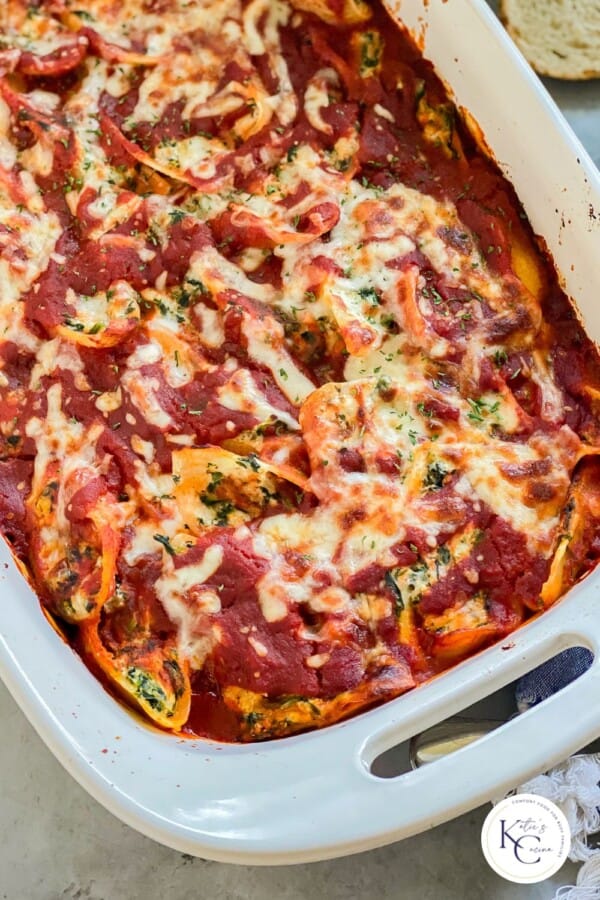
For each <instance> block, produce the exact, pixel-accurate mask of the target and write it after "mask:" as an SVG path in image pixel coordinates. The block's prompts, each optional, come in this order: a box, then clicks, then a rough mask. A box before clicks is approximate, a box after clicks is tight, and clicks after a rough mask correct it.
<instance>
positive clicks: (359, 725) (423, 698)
mask: <svg viewBox="0 0 600 900" xmlns="http://www.w3.org/2000/svg"><path fill="white" fill-rule="evenodd" d="M574 646H583V647H587V648H589V649H590V650H591V651H592V653H593V654H594V661H593V663H592V665H591V667H590V669H589V670H588V671H587V672H586V673H585V674H584V675H582V676H580V677H579V678H578V679H577V680H576V681H573V682H572V683H571V684H570V685H568V686H567V687H565V688H563V689H562V690H561V691H559V692H558V693H557V694H554V695H553V696H552V697H550V698H549V699H548V700H545V701H544V702H543V703H541V704H539V705H538V706H536V707H533V708H532V709H530V710H528V711H527V712H525V713H523V714H521V715H520V716H517V717H516V718H513V719H511V720H510V721H509V722H507V723H506V724H504V725H501V726H500V727H499V728H497V729H496V730H495V731H492V732H490V733H488V734H487V735H485V736H483V737H481V738H480V739H478V740H477V741H475V742H473V743H472V744H469V745H467V746H465V747H463V748H461V749H459V750H456V751H455V752H453V753H451V754H449V755H447V756H445V757H443V758H440V759H439V760H436V761H435V762H432V763H430V764H429V765H427V766H423V767H421V768H418V769H415V770H413V771H410V772H407V773H405V774H402V775H398V776H396V777H393V778H381V777H378V776H376V775H374V774H373V773H372V766H373V763H374V761H375V760H376V759H377V758H378V757H379V756H380V755H381V754H383V753H384V752H386V751H387V750H389V749H391V748H393V747H394V746H397V745H398V744H400V743H403V742H404V741H406V740H409V739H410V738H411V737H413V736H414V735H415V734H418V733H419V732H421V731H423V730H425V729H426V728H430V727H432V726H433V725H436V724H438V723H439V722H442V721H444V720H445V719H447V718H449V717H450V716H452V715H455V714H456V713H458V712H460V711H461V710H463V709H464V708H465V707H466V706H470V705H471V704H472V703H474V702H476V701H478V700H480V699H482V698H483V697H485V696H488V695H489V694H490V693H493V692H494V691H495V690H498V689H499V688H501V687H504V686H505V685H506V684H508V683H509V682H511V681H513V680H514V679H515V678H519V677H520V676H522V675H524V674H525V673H526V672H528V671H530V670H531V669H532V668H534V667H535V666H537V665H539V664H541V663H542V662H545V661H546V660H547V659H549V658H551V657H552V656H554V655H555V654H556V653H559V652H561V651H562V650H565V649H567V648H568V647H574ZM484 660H485V663H484ZM392 711H393V715H391V713H392ZM347 726H348V730H349V731H354V732H357V734H355V735H354V743H353V744H352V743H351V746H354V747H355V748H356V749H355V753H354V758H353V766H352V768H353V771H352V772H349V771H348V767H349V764H350V761H349V760H347V761H346V766H345V767H344V765H343V763H342V760H341V759H340V755H339V748H340V747H341V746H342V742H341V741H337V742H336V741H333V742H332V748H333V746H335V744H337V749H338V755H337V758H335V759H331V761H330V771H329V775H330V777H331V782H330V783H332V782H338V784H340V785H342V784H344V785H345V790H346V791H347V792H349V794H350V796H351V797H352V801H353V802H352V806H353V807H354V810H355V815H354V821H353V823H352V826H353V827H351V825H350V821H349V820H348V821H347V822H344V819H343V818H342V817H341V816H340V817H339V818H338V824H337V829H336V831H337V836H338V840H339V843H337V846H335V847H334V846H333V845H331V846H330V847H329V849H328V851H326V850H325V846H326V837H327V834H329V835H330V834H331V831H330V826H331V823H328V822H324V823H323V825H324V828H323V833H322V834H321V835H316V834H315V833H314V832H313V835H312V839H313V841H314V840H315V839H316V838H317V837H320V840H321V852H320V853H319V858H324V857H325V856H326V855H327V856H333V855H341V854H343V853H351V852H355V851H356V850H359V849H360V850H366V849H369V848H372V847H375V846H381V845H382V844H384V843H391V842H392V841H395V840H399V839H401V838H406V837H409V836H411V835H414V834H417V833H419V832H421V831H424V830H425V829H427V828H431V827H433V826H435V825H439V824H441V823H442V822H444V821H447V820H450V819H452V818H454V817H456V816H458V815H461V814H463V813H465V812H468V811H469V810H471V809H473V808H475V807H477V806H479V805H481V804H482V803H485V802H486V801H490V800H499V799H501V798H502V797H503V796H505V794H506V793H508V792H509V791H510V790H512V789H513V788H515V787H517V786H518V785H519V784H521V783H522V782H524V781H526V780H528V779H529V778H531V777H533V776H535V775H537V774H539V773H540V772H542V771H545V770H546V769H548V768H550V767H551V766H553V765H555V764H557V763H559V762H561V761H562V760H564V759H565V758H566V757H568V756H569V755H570V754H572V753H574V752H577V751H578V750H580V749H581V748H582V747H583V746H585V744H586V743H589V742H590V741H592V740H594V739H595V738H597V737H598V736H600V581H598V579H597V578H594V577H592V578H590V579H588V580H587V581H585V582H583V583H582V584H580V585H578V586H577V587H576V588H574V589H573V590H572V591H571V592H570V594H569V595H568V596H567V597H566V598H565V599H564V600H562V601H561V602H559V603H558V604H557V605H556V606H555V607H554V608H553V609H551V610H549V611H547V612H545V613H544V614H543V615H541V616H539V617H538V618H536V619H535V620H533V621H532V622H530V623H529V624H528V625H526V626H524V627H523V628H521V629H519V630H518V631H517V632H515V633H513V634H512V635H510V636H509V638H507V640H506V641H505V642H504V643H502V644H499V645H497V646H495V647H492V648H490V649H488V650H486V651H484V654H482V655H481V656H479V657H475V658H473V659H471V660H469V661H467V662H465V663H463V664H461V665H460V666H458V667H456V668H455V669H454V670H451V671H449V672H446V673H444V675H443V677H440V678H439V679H434V681H433V682H430V683H429V684H426V685H424V686H422V687H419V688H418V689H417V690H416V691H414V692H412V693H410V694H407V695H406V696H405V697H402V698H400V699H399V700H398V701H396V703H395V704H391V705H388V706H387V707H386V706H383V707H381V708H379V709H376V710H374V711H372V712H371V713H368V714H366V715H365V716H363V717H360V718H359V719H357V720H354V721H351V722H348V723H347ZM347 739H348V734H346V735H345V739H344V744H346V741H347ZM325 757H326V754H324V755H323V756H322V757H321V765H323V764H324V763H325ZM327 768H329V766H327ZM343 768H346V771H345V773H343V772H340V771H339V770H340V769H343ZM326 809H327V804H325V808H324V809H323V812H324V818H325V819H327V813H326ZM338 812H339V810H338ZM347 812H348V815H349V817H350V818H352V813H351V810H350V807H348V809H347ZM357 819H360V822H362V823H365V824H364V826H363V827H362V828H361V826H360V824H359V823H357ZM316 820H317V821H316V822H315V825H316V826H317V830H318V828H319V821H318V820H319V816H318V814H317V815H316ZM357 831H360V832H361V834H360V838H359V839H358V840H357V839H356V834H357ZM344 833H346V834H349V833H353V837H354V840H353V841H352V844H354V846H351V845H350V844H347V845H346V844H345V843H344V842H343V836H344ZM305 858H306V857H305ZM313 858H314V857H313Z"/></svg>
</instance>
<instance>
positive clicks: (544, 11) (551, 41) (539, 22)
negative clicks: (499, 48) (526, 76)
mask: <svg viewBox="0 0 600 900" xmlns="http://www.w3.org/2000/svg"><path fill="white" fill-rule="evenodd" d="M501 15H502V18H503V20H504V23H505V25H506V27H507V28H508V31H509V34H510V35H511V37H512V38H513V40H514V41H515V42H516V43H517V44H518V46H519V48H520V49H521V51H522V52H523V53H524V55H525V56H526V57H527V59H528V60H529V62H530V63H531V65H532V66H533V67H534V69H536V71H538V72H539V73H540V74H541V75H550V76H552V77H553V78H565V79H572V80H580V79H586V78H598V77H600V0H501Z"/></svg>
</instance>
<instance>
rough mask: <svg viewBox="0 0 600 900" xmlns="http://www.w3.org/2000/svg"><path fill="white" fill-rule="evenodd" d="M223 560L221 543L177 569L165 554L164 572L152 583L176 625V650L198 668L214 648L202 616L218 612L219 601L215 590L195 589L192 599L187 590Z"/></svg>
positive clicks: (213, 635) (206, 578) (202, 582)
mask: <svg viewBox="0 0 600 900" xmlns="http://www.w3.org/2000/svg"><path fill="white" fill-rule="evenodd" d="M222 561H223V548H222V547H221V545H220V544H214V545H213V546H212V547H209V548H208V549H207V550H206V552H205V554H204V556H203V557H202V560H201V561H200V562H199V563H195V564H193V565H189V566H180V567H179V568H177V569H176V568H175V567H174V565H173V562H172V558H171V557H168V559H167V560H166V561H165V563H164V569H165V574H163V575H162V576H161V577H160V578H159V579H158V581H157V582H156V584H155V590H156V595H157V597H158V599H159V600H160V602H161V603H162V605H163V607H164V609H165V612H166V613H167V615H168V616H169V618H170V619H171V621H172V622H173V623H174V624H175V625H177V628H178V645H179V652H180V653H181V655H182V657H183V658H185V659H189V660H190V662H191V664H192V666H193V667H194V668H198V669H200V668H202V665H203V663H204V660H205V659H206V656H207V655H208V654H209V653H210V652H211V650H212V649H213V647H214V643H215V634H216V633H215V632H214V631H209V630H207V628H206V625H205V624H204V623H203V622H202V618H203V617H205V616H206V615H208V614H210V615H214V614H216V613H218V612H219V611H220V609H221V601H220V599H219V595H218V594H217V593H216V592H215V591H211V590H203V591H196V592H195V593H194V595H193V599H192V600H190V598H189V593H190V590H191V589H192V588H198V587H199V586H201V585H203V584H204V583H205V582H206V581H207V580H208V579H209V578H210V577H211V575H214V573H215V572H216V571H217V569H218V568H219V567H220V565H221V563H222Z"/></svg>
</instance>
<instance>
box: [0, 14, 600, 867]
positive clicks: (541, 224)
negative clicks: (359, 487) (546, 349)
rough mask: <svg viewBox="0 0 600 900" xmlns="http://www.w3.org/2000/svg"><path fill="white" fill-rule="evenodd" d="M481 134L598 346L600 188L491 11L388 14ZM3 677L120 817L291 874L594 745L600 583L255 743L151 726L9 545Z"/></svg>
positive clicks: (396, 833) (599, 710)
mask: <svg viewBox="0 0 600 900" xmlns="http://www.w3.org/2000/svg"><path fill="white" fill-rule="evenodd" d="M392 5H393V8H394V10H395V11H396V12H398V13H399V14H400V15H401V16H402V18H403V19H404V21H405V22H406V24H407V25H408V26H409V27H410V28H411V30H413V31H414V33H415V34H417V35H420V37H421V38H422V39H423V43H424V50H425V54H426V56H428V57H429V58H431V59H432V60H433V61H434V62H435V64H436V67H437V70H438V72H439V73H440V74H441V76H442V77H443V78H444V79H445V80H446V81H447V82H448V83H449V84H450V85H451V87H452V89H453V91H454V92H455V95H456V98H457V101H458V103H459V104H460V105H461V106H464V107H466V108H467V109H469V110H470V112H471V113H472V115H473V116H474V117H475V119H476V120H477V121H478V122H479V124H480V126H481V128H482V130H483V133H484V134H485V137H486V139H487V142H488V144H489V145H490V147H491V148H492V149H493V151H494V153H495V155H496V157H497V158H498V159H499V160H500V162H501V164H502V166H503V168H504V170H505V172H506V173H507V174H508V176H509V178H510V179H511V180H512V182H513V183H514V185H515V187H516V188H517V191H518V193H519V195H520V197H521V199H522V200H523V202H524V204H525V207H526V209H527V212H528V213H529V216H530V218H531V221H532V223H533V225H534V228H535V229H536V231H538V232H539V233H541V234H543V235H544V237H545V239H546V241H547V243H548V246H549V248H550V250H551V251H552V253H553V254H554V257H555V259H556V261H557V263H558V265H559V267H560V269H561V271H562V274H563V276H564V281H565V284H566V287H567V290H568V291H569V293H570V294H571V295H572V296H574V297H576V298H577V301H578V305H579V308H580V310H581V313H582V315H583V316H584V318H585V320H586V323H587V328H588V332H589V333H590V335H591V336H592V337H594V338H595V339H598V338H600V308H599V307H598V297H599V296H600V284H598V279H597V275H596V273H597V256H598V251H599V250H600V246H599V241H598V238H599V237H600V218H598V217H597V216H600V183H599V179H598V174H597V172H596V171H595V169H594V167H593V164H592V163H591V161H590V160H589V158H588V157H587V154H586V153H585V151H584V150H583V148H582V147H581V146H580V145H579V143H578V142H577V140H576V138H575V137H574V135H573V134H572V133H571V131H570V130H569V128H568V126H567V125H566V123H565V122H564V120H563V118H562V116H561V115H560V114H559V113H558V111H557V110H556V108H555V107H554V105H553V104H552V102H551V101H550V99H549V98H548V96H547V95H546V93H545V92H544V90H543V88H542V87H541V86H540V84H539V83H538V81H537V79H536V78H535V76H533V74H532V73H531V72H530V70H529V69H528V67H527V65H526V64H525V63H524V61H523V59H522V58H521V56H520V55H519V53H518V52H517V51H516V50H515V48H514V47H513V46H512V44H511V43H510V41H509V40H508V38H507V37H506V36H505V35H504V32H503V31H502V29H501V27H500V26H499V25H498V24H497V22H496V21H495V19H494V17H493V15H492V14H491V13H490V11H489V9H488V8H487V6H485V4H484V3H483V0H449V2H446V0H430V2H429V4H424V3H423V2H417V0H404V2H401V3H400V2H398V0H396V2H395V3H393V4H392ZM596 210H597V211H598V213H596ZM0 544H1V546H0V565H2V564H3V563H6V567H4V566H2V575H1V576H0V579H1V583H2V587H1V589H0V598H1V600H0V673H1V675H2V677H3V679H4V681H5V683H6V684H7V686H8V688H9V689H10V690H11V692H12V694H13V696H14V697H15V699H16V700H17V702H18V703H19V704H20V705H21V708H22V709H23V710H24V712H25V713H26V714H27V716H28V717H29V719H30V721H31V722H32V724H33V725H34V726H35V728H36V729H37V731H38V732H39V734H40V735H41V736H42V738H43V739H44V740H45V741H46V743H47V744H48V746H49V747H50V749H51V750H52V751H53V752H54V753H55V754H56V756H57V757H58V759H60V761H61V762H62V763H63V765H64V766H65V767H66V768H67V769H68V770H69V771H70V772H71V773H72V775H73V776H74V777H75V778H76V779H77V780H78V781H79V782H80V784H82V785H83V786H84V787H85V788H86V789H87V790H88V791H89V792H90V793H91V794H92V795H93V796H94V797H96V799H98V800H99V801H100V802H101V803H103V804H104V805H105V806H106V807H107V808H108V809H109V810H111V811H112V812H113V813H115V815H117V816H119V818H121V819H123V820H124V821H125V822H127V823H129V824H130V825H132V826H133V827H134V828H137V829H139V830H140V831H142V832H144V833H145V834H147V835H149V836H150V837H153V838H155V839H156V840H158V841H161V842H163V843H165V844H168V845H170V846H172V847H175V848H177V849H179V850H182V851H185V852H188V853H193V854H196V855H200V856H203V857H208V858H210V859H215V860H223V861H227V862H243V863H292V862H302V861H309V860H317V859H323V858H326V857H332V856H341V855H343V854H347V853H352V852H356V851H359V850H366V849H368V848H371V847H376V846H379V845H382V844H385V843H389V842H391V841H394V840H398V839H400V838H403V837H407V836H408V835H411V834H415V833H416V832H419V831H422V830H423V829H425V828H429V827H431V826H433V825H436V824H438V823H440V822H442V821H445V820H447V819H450V818H452V817H454V816H456V815H459V814H460V813H463V812H465V811H467V810H468V809H470V808H473V807H474V806H476V805H478V804H479V803H481V802H483V801H485V800H487V799H490V798H492V797H494V796H499V795H501V794H503V793H504V792H505V791H506V790H508V789H509V788H511V787H513V786H514V785H516V784H517V783H518V782H520V781H521V780H523V779H525V778H527V777H529V776H531V775H533V774H534V773H536V772H539V771H541V770H543V769H544V768H545V767H547V766H549V765H550V764H552V763H555V762H558V761H559V760H560V759H562V758H564V757H565V756H567V755H568V754H569V753H571V752H573V751H575V750H577V749H578V748H580V747H581V746H582V745H584V744H585V743H586V742H587V741H589V740H591V739H592V738H594V737H596V736H597V735H599V734H600V704H599V703H598V697H599V696H600V573H598V574H597V575H592V576H591V577H590V578H588V579H587V580H586V581H585V582H584V583H583V584H581V585H580V586H578V587H577V588H575V589H574V590H573V591H572V592H571V594H570V595H569V596H568V597H567V598H566V599H564V600H563V601H562V602H561V603H560V604H558V605H557V606H556V607H555V608H554V609H552V610H551V611H549V612H548V613H545V614H544V615H542V616H541V617H540V618H539V619H537V620H536V621H534V622H532V623H530V624H529V625H527V626H526V627H524V628H523V629H521V630H520V631H519V632H518V633H516V634H515V635H513V636H512V637H511V638H510V639H509V640H508V641H507V642H506V643H505V644H504V645H503V646H496V647H493V648H491V649H489V650H486V651H485V652H483V653H481V654H480V655H479V656H477V657H475V658H473V659H471V660H469V661H468V662H465V663H463V664H461V665H460V666H458V667H457V668H455V669H453V670H452V671H451V672H449V673H447V674H445V675H443V676H441V677H440V678H438V679H436V680H434V681H432V682H430V683H429V684H427V685H425V686H423V687H420V688H419V689H417V690H416V691H414V692H412V693H410V694H408V695H406V696H404V697H401V698H399V699H398V700H396V701H393V702H391V703H388V704H386V705H385V706H382V707H380V708H378V709H376V710H372V711H370V712H368V713H365V714H363V715H360V716H359V717H357V718H355V719H352V720H351V721H348V722H345V723H342V724H339V725H336V726H333V727H331V728H329V729H326V730H324V731H322V732H313V733H310V734H306V735H301V736H298V737H293V738H288V739H286V740H284V741H279V742H271V743H267V744H262V745H249V746H226V745H218V744H214V743H210V742H203V741H186V740H178V739H177V738H173V737H170V736H168V735H163V734H160V733H157V732H156V731H153V730H151V729H150V728H148V727H147V726H145V725H143V724H141V723H139V722H138V720H137V719H136V718H135V717H134V716H133V715H132V714H130V713H129V712H127V711H126V710H125V709H123V708H122V707H121V706H120V705H119V704H118V703H116V702H115V701H114V700H113V699H112V698H111V697H109V696H108V695H107V694H106V693H105V692H104V690H103V689H102V687H101V686H100V684H99V683H98V682H97V681H96V680H95V679H94V678H93V677H92V676H91V675H90V674H89V673H88V671H87V669H86V668H85V666H84V665H83V664H82V663H81V662H80V660H79V659H78V658H77V657H76V656H75V654H74V653H72V652H71V651H70V650H69V649H68V648H67V647H65V645H64V644H63V643H62V641H61V640H60V638H59V637H58V636H57V635H56V634H55V633H54V631H53V630H52V629H51V628H50V627H49V625H48V623H47V621H46V620H45V619H44V617H43V615H42V613H41V611H40V607H39V603H38V600H37V599H36V597H35V596H34V595H33V593H32V592H31V590H30V589H29V587H28V586H27V585H26V583H25V582H24V581H23V579H22V578H21V576H20V575H19V574H18V572H17V570H16V568H15V566H14V564H13V562H12V559H11V557H10V553H9V551H8V550H7V548H6V547H5V546H4V545H3V544H2V542H0ZM575 644H580V645H584V646H587V647H589V648H590V649H591V650H593V651H594V652H595V654H596V661H595V663H594V665H593V666H592V668H591V669H590V671H589V672H588V673H587V674H586V675H584V676H583V677H582V678H581V679H579V680H578V681H577V682H576V683H574V684H572V685H571V686H570V687H568V688H566V689H565V690H564V691H563V692H562V693H560V694H559V695H557V696H555V697H554V698H552V699H551V700H549V701H547V702H546V703H545V704H543V705H542V706H540V707H538V708H536V709H533V710H531V711H530V712H528V713H526V714H525V715H523V716H521V717H520V718H518V719H516V720H513V721H512V722H510V723H509V724H507V725H505V726H504V727H502V728H500V729H499V730H498V731H496V732H494V733H493V734H491V735H489V736H488V737H486V738H484V739H483V740H481V741H480V742H479V743H478V744H476V745H473V746H470V747H467V748H465V749H463V750H460V751H459V752H457V753H456V754H454V755H452V756H450V757H447V758H445V759H443V760H441V761H440V762H438V763H436V764H434V765H432V766H430V767H426V768H424V769H420V770H418V771H415V772H412V773H410V774H408V775H405V776H402V777H400V778H398V779H393V780H385V781H384V780H380V779H378V778H376V777H374V776H373V775H371V774H370V771H369V766H370V763H371V762H372V761H373V759H374V758H375V757H376V756H378V755H379V754H380V753H381V752H383V751H384V750H386V749H388V748H389V747H392V746H394V745H395V744H397V743H400V742H402V741H403V740H405V739H406V738H408V737H410V736H411V735H413V734H414V733H416V732H418V731H421V730H422V729H424V728H427V727H429V726H431V725H433V724H435V723H436V722H438V721H440V720H442V719H444V718H446V717H447V716H449V715H452V714H454V713H456V712H458V711H459V710H460V709H462V708H464V707H465V706H467V705H469V704H471V703H473V702H475V701H476V700H478V699H480V698H481V697H483V696H485V695H486V694H489V693H491V692H492V691H494V690H496V689H497V688H499V687H501V686H502V685H505V684H506V683H508V682H509V681H511V680H512V679H514V678H516V677H517V676H519V675H520V674H522V673H524V672H525V671H527V670H528V669H530V668H532V667H533V666H534V665H535V664H537V663H539V662H541V661H542V660H544V659H546V658H548V657H549V656H551V655H552V654H553V653H556V652H558V651H560V650H562V649H564V648H566V647H568V646H572V645H575Z"/></svg>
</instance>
